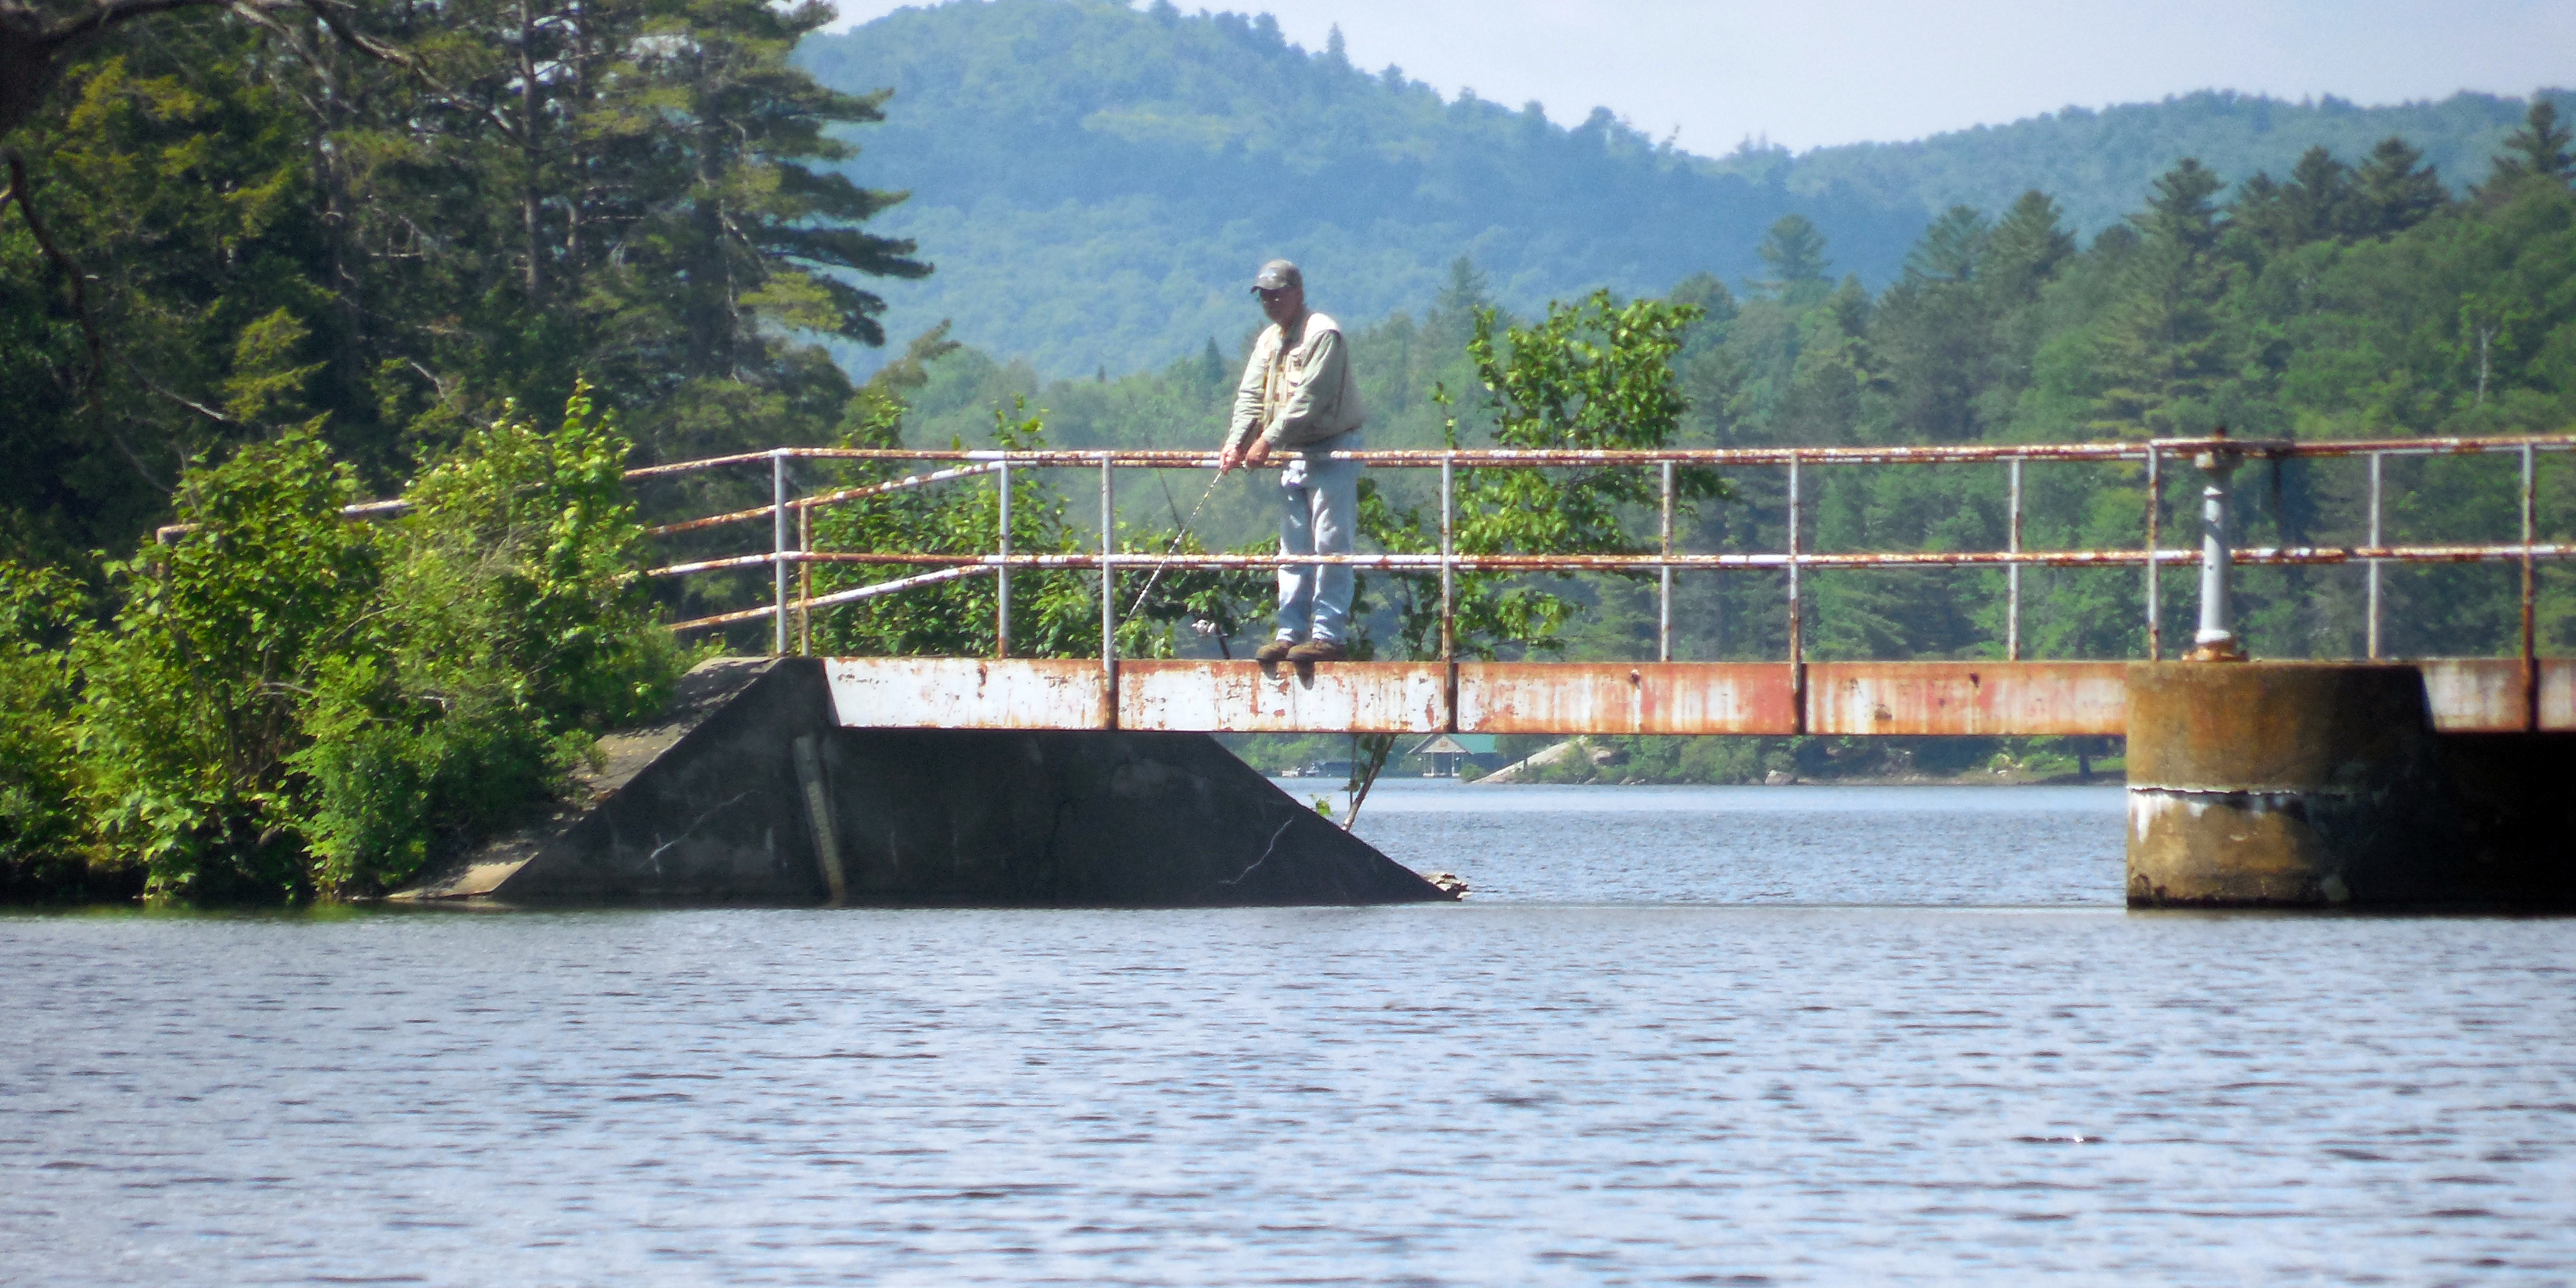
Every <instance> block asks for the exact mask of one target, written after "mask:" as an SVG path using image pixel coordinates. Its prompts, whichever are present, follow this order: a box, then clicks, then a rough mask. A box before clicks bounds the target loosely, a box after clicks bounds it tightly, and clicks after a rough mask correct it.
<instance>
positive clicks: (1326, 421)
mask: <svg viewBox="0 0 2576 1288" xmlns="http://www.w3.org/2000/svg"><path fill="white" fill-rule="evenodd" d="M1252 293H1253V294H1255V295H1258V296H1260V297H1261V311H1262V313H1263V314H1265V315H1267V316H1268V317H1269V319H1270V325H1269V326H1268V327H1265V328H1263V330H1262V332H1261V338H1260V339H1258V340H1256V341H1254V342H1253V345H1252V360H1251V361H1250V362H1247V363H1245V364H1244V368H1243V383H1242V385H1241V386H1240V387H1238V388H1237V389H1236V390H1235V394H1234V422H1233V424H1232V425H1231V426H1229V427H1228V428H1227V430H1226V435H1225V447H1224V449H1223V450H1222V451H1220V452H1219V453H1218V455H1217V467H1216V468H1217V473H1218V474H1220V475H1222V474H1224V473H1225V472H1226V471H1228V470H1231V469H1233V468H1234V467H1235V466H1237V465H1247V466H1249V465H1259V464H1261V463H1262V462H1263V461H1266V460H1268V459H1270V455H1271V453H1272V452H1274V451H1278V452H1288V453H1293V455H1292V456H1291V457H1290V459H1289V460H1288V462H1287V467H1286V468H1285V469H1284V470H1282V471H1281V472H1280V476H1279V488H1280V500H1281V501H1282V503H1283V504H1282V508H1281V510H1280V513H1279V553H1281V554H1283V555H1318V554H1320V555H1345V554H1349V553H1350V552H1351V535H1352V533H1353V532H1355V531H1356V530H1357V529H1358V527H1359V509H1360V463H1359V462H1357V461H1336V460H1332V459H1330V454H1331V453H1333V452H1343V451H1356V450H1358V448H1359V447H1360V445H1361V444H1360V425H1361V422H1362V420H1363V419H1364V418H1365V413H1364V412H1363V411H1362V410H1361V408H1360V387H1359V379H1358V377H1357V376H1356V375H1354V374H1353V373H1352V371H1351V356H1350V346H1349V344H1348V343H1347V342H1346V341H1344V340H1343V339H1342V326H1341V323H1338V322H1335V321H1334V320H1332V319H1331V318H1329V317H1326V316H1324V315H1323V314H1321V313H1314V312H1309V311H1308V310H1307V308H1306V279H1305V275H1304V274H1302V273H1300V272H1298V271H1297V266H1296V265H1295V264H1291V263H1289V262H1288V261H1287V260H1284V259H1274V260H1272V261H1270V262H1269V263H1267V264H1264V265H1262V266H1261V272H1260V273H1259V274H1258V275H1256V276H1255V277H1254V278H1253V279H1252ZM1351 582H1352V575H1351V567H1350V565H1349V564H1286V565H1282V566H1281V567H1280V569H1279V628H1278V634H1277V636H1276V637H1275V638H1273V639H1272V640H1271V641H1270V642H1269V643H1267V644H1264V645H1262V646H1261V647H1260V648H1259V649H1257V650H1255V651H1254V652H1253V655H1252V656H1253V657H1254V658H1255V659H1256V660H1258V661H1261V662H1265V663H1269V662H1278V661H1281V660H1283V659H1285V660H1287V661H1290V662H1338V661H1341V660H1342V659H1343V658H1345V657H1347V656H1349V652H1348V648H1347V641H1348V640H1349V638H1350V616H1351Z"/></svg>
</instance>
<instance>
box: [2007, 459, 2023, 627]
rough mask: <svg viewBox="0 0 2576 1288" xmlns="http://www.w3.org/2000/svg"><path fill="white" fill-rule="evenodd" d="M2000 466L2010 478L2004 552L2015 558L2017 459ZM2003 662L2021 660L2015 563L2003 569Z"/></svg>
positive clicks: (2017, 564)
mask: <svg viewBox="0 0 2576 1288" xmlns="http://www.w3.org/2000/svg"><path fill="white" fill-rule="evenodd" d="M2004 466H2005V470H2006V472H2007V473H2008V474H2009V476H2010V482H2009V484H2008V485H2007V486H2006V488H2005V491H2006V492H2008V493H2010V499H2009V501H2008V503H2007V504H2008V508H2009V509H2010V511H2011V515H2010V517H2009V519H2008V520H2007V522H2006V527H2005V532H2004V549H2005V550H2006V551H2007V552H2009V553H2012V554H2016V555H2018V554H2020V553H2021V458H2020V457H2018V456H2016V457H2014V458H2012V459H2011V460H2009V461H2006V462H2005V463H2004ZM2004 660H2005V661H2007V662H2018V661H2020V660H2021V561H2020V560H2018V559H2016V560H2014V561H2013V562H2011V563H2009V564H2006V565H2004Z"/></svg>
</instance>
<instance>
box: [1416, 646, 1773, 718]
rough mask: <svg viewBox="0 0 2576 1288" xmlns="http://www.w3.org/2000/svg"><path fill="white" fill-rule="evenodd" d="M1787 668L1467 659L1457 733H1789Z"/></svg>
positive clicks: (1460, 679) (1460, 678) (1460, 672)
mask: <svg viewBox="0 0 2576 1288" xmlns="http://www.w3.org/2000/svg"><path fill="white" fill-rule="evenodd" d="M1796 726H1797V693H1796V688H1795V684H1794V682H1793V677H1792V675H1791V673H1790V667H1789V664H1788V663H1786V662H1633V663H1630V662H1461V663H1459V664H1458V724H1457V728H1458V731H1459V732H1460V733H1654V734H1702V733H1737V734H1785V733H1790V732H1793V731H1794V730H1795V729H1796Z"/></svg>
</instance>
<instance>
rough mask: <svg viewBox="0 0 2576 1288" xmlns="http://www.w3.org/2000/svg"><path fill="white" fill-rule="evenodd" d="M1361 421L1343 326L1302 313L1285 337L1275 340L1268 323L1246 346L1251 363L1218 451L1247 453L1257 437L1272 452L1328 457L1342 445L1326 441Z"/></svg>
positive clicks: (1277, 328) (1277, 333)
mask: <svg viewBox="0 0 2576 1288" xmlns="http://www.w3.org/2000/svg"><path fill="white" fill-rule="evenodd" d="M1366 418H1367V413H1366V412H1365V411H1364V410H1363V409H1362V408H1361V406H1360V385H1359V378H1358V377H1357V376H1356V375H1354V374H1353V373H1352V371H1351V355H1350V345H1349V344H1348V343H1347V342H1346V341H1344V340H1343V339H1342V324H1341V323H1339V322H1335V321H1334V320H1332V319H1331V318H1328V317H1326V316H1324V315H1323V314H1321V313H1314V312H1309V313H1308V314H1306V316H1305V317H1304V318H1303V319H1302V320H1300V321H1299V322H1298V323H1297V324H1296V328H1295V330H1294V331H1293V332H1292V333H1289V334H1282V331H1281V328H1280V326H1279V324H1277V323H1275V322H1274V323H1272V324H1271V325H1269V326H1267V327H1264V328H1262V331H1261V338H1260V339H1258V340H1255V341H1253V343H1252V360H1251V361H1249V362H1247V363H1245V364H1244V367H1243V383H1242V384H1241V385H1240V386H1238V387H1237V388H1236V389H1235V391H1234V423H1233V424H1232V425H1231V426H1229V427H1228V428H1227V430H1226V434H1225V445H1226V446H1228V447H1238V448H1240V447H1250V446H1251V445H1252V436H1253V435H1254V434H1256V433H1257V434H1259V435H1261V437H1263V438H1264V439H1267V440H1268V441H1269V443H1270V448H1271V450H1272V451H1282V450H1285V451H1301V450H1321V451H1335V450H1339V449H1340V448H1341V447H1342V446H1343V444H1340V443H1333V442H1330V441H1328V440H1332V439H1337V438H1340V437H1341V436H1342V435H1344V434H1347V433H1349V432H1351V431H1352V430H1355V429H1358V428H1359V427H1360V424H1361V422H1362V421H1364V420H1365V419H1366Z"/></svg>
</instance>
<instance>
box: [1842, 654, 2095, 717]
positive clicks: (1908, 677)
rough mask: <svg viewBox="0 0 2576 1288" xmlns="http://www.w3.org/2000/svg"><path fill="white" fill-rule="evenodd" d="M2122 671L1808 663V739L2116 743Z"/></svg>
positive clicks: (2077, 666) (2069, 666) (2082, 665)
mask: <svg viewBox="0 0 2576 1288" xmlns="http://www.w3.org/2000/svg"><path fill="white" fill-rule="evenodd" d="M2127 706H2128V663H2126V662H1810V663H1808V664H1807V730H1808V732H1810V733H1818V734H1987V735H1993V734H2016V735H2025V734H2117V733H2120V732H2122V731H2124V730H2125V729H2126V727H2127V722H2128V718H2127Z"/></svg>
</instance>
